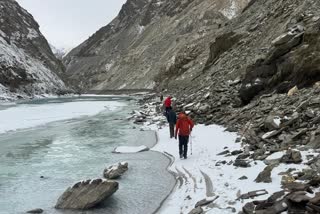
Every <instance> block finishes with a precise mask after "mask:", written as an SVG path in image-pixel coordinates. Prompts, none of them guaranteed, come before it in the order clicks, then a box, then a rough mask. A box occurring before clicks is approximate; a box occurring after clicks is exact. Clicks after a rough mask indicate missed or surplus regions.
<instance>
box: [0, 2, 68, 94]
mask: <svg viewBox="0 0 320 214" xmlns="http://www.w3.org/2000/svg"><path fill="white" fill-rule="evenodd" d="M0 71H1V72H0V99H17V98H26V97H33V96H35V95H40V94H49V93H58V92H61V91H64V90H66V86H65V84H64V82H63V81H62V80H61V78H60V77H59V76H62V75H63V73H64V72H65V68H64V66H63V64H62V63H61V61H59V60H58V59H57V58H56V57H55V56H54V54H53V53H52V51H51V49H50V47H49V44H48V42H47V40H46V39H45V38H44V36H43V35H42V34H41V32H40V30H39V25H38V23H37V22H36V21H35V20H34V18H33V17H32V15H30V14H29V13H28V12H27V11H26V10H24V9H23V8H22V7H20V6H19V4H18V3H17V2H16V1H14V0H0Z"/></svg>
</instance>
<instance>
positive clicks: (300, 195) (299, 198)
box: [287, 191, 311, 203]
mask: <svg viewBox="0 0 320 214" xmlns="http://www.w3.org/2000/svg"><path fill="white" fill-rule="evenodd" d="M287 198H288V199H289V200H290V201H292V202H295V203H301V202H309V201H310V199H311V198H310V197H308V196H306V192H304V191H297V192H293V193H290V194H289V195H288V196H287Z"/></svg>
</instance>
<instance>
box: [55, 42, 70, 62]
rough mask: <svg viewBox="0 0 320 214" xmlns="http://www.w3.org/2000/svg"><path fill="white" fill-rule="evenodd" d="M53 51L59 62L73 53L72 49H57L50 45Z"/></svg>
mask: <svg viewBox="0 0 320 214" xmlns="http://www.w3.org/2000/svg"><path fill="white" fill-rule="evenodd" d="M49 46H50V48H51V50H52V53H53V54H54V55H55V56H56V57H57V59H59V60H62V59H63V57H64V56H65V55H67V54H68V52H70V51H71V49H72V48H56V47H55V46H53V45H51V44H49Z"/></svg>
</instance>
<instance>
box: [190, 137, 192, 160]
mask: <svg viewBox="0 0 320 214" xmlns="http://www.w3.org/2000/svg"><path fill="white" fill-rule="evenodd" d="M190 147H191V155H192V136H191V134H190Z"/></svg>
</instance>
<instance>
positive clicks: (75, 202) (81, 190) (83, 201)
mask: <svg viewBox="0 0 320 214" xmlns="http://www.w3.org/2000/svg"><path fill="white" fill-rule="evenodd" d="M118 188H119V184H118V182H115V181H106V180H102V179H96V180H87V181H82V182H78V183H76V184H75V185H74V186H73V187H69V188H68V189H67V190H66V191H65V192H64V193H63V194H62V195H61V196H60V198H59V199H58V201H57V204H56V206H55V208H56V209H80V210H85V209H90V208H93V207H95V206H96V205H98V204H100V203H101V202H103V201H104V200H105V199H106V198H108V197H109V196H111V195H112V194H113V193H115V192H116V191H117V190H118Z"/></svg>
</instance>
